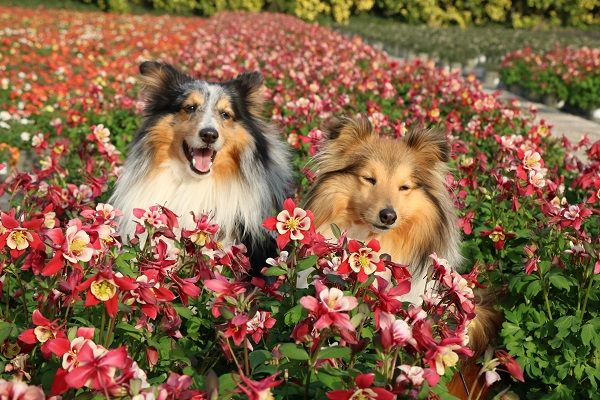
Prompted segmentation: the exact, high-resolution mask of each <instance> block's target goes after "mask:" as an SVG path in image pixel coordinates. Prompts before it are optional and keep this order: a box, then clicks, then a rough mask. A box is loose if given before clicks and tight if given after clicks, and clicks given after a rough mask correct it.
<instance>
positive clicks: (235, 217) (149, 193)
mask: <svg viewBox="0 0 600 400" xmlns="http://www.w3.org/2000/svg"><path fill="white" fill-rule="evenodd" d="M140 71H141V73H142V83H143V84H144V88H143V90H144V93H145V95H146V107H145V118H144V121H143V123H142V125H141V126H140V128H139V130H138V133H137V135H136V138H135V141H134V142H133V144H132V146H131V148H130V151H129V155H128V157H127V160H126V162H125V165H124V168H123V172H122V175H121V176H120V178H119V180H118V181H117V184H116V187H115V191H114V193H113V195H112V197H111V199H110V202H111V203H112V204H113V205H114V206H116V207H118V208H120V209H121V210H122V211H123V217H122V218H121V221H120V226H119V230H120V233H121V235H122V237H123V238H124V239H125V240H127V239H128V238H130V237H131V235H132V234H133V233H134V231H135V222H134V221H133V219H132V217H133V215H132V212H133V209H134V208H147V207H149V206H152V205H155V204H158V205H163V206H165V207H167V208H169V209H170V210H172V211H173V212H175V214H177V215H178V216H179V217H180V225H181V227H183V228H192V227H193V226H194V223H193V217H192V215H191V212H194V213H195V214H196V215H199V214H201V213H208V214H210V215H212V220H213V222H214V223H217V224H219V226H220V238H219V239H220V240H223V241H224V242H225V243H226V244H231V243H233V242H244V243H245V244H246V246H247V247H248V248H249V252H250V253H251V254H250V257H251V261H252V252H253V249H257V248H262V247H269V246H268V245H267V244H266V242H271V241H272V238H271V237H270V236H269V235H268V234H267V232H266V231H265V230H264V228H262V226H261V224H262V221H263V220H264V218H266V217H267V216H268V215H270V214H271V213H272V212H273V210H275V209H277V208H279V207H280V205H281V204H282V202H283V199H284V198H285V197H286V195H287V194H288V193H289V187H290V182H291V170H290V166H289V165H290V163H289V155H288V151H287V149H286V147H285V145H284V143H283V142H282V141H281V140H280V138H279V132H278V131H277V130H276V129H275V128H274V127H273V126H272V125H270V124H268V123H267V122H265V121H264V120H263V119H262V118H261V117H260V114H261V112H260V111H261V109H262V101H263V100H262V97H261V96H260V95H259V92H260V91H261V90H262V77H261V76H260V75H259V74H258V73H247V74H242V75H240V76H238V77H237V78H236V79H234V80H232V81H228V82H223V83H209V82H205V81H200V80H196V79H194V78H192V77H190V76H188V75H185V74H183V73H181V72H179V71H177V70H176V69H175V68H173V67H172V66H170V65H168V64H161V63H154V62H145V63H143V64H142V65H141V66H140ZM192 106H193V107H194V108H190V107H192ZM223 113H227V115H226V117H227V118H225V117H224V116H223V115H224V114H223ZM205 126H209V127H210V128H211V129H212V128H214V129H215V130H217V131H218V139H217V140H216V141H215V142H214V143H205V142H204V139H203V138H202V136H201V135H200V134H199V132H200V131H201V130H202V129H204V127H205ZM184 141H185V143H187V145H188V146H191V147H193V148H196V149H198V148H205V147H209V148H211V149H213V150H215V151H216V154H214V158H213V159H212V162H211V163H208V161H206V159H204V161H203V162H202V163H201V164H194V162H193V161H192V160H190V154H189V153H188V154H187V155H186V151H185V150H184V148H185V146H184V145H183V143H184ZM188 150H189V149H188ZM194 165H201V169H203V171H199V170H197V169H195V168H194ZM262 256H264V254H262V255H261V257H258V258H256V259H255V260H254V261H258V262H262V263H264V260H265V258H262ZM261 258H262V261H261Z"/></svg>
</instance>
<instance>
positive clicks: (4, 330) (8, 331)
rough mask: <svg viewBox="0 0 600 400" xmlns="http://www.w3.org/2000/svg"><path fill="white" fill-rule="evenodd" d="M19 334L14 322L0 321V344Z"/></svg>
mask: <svg viewBox="0 0 600 400" xmlns="http://www.w3.org/2000/svg"><path fill="white" fill-rule="evenodd" d="M16 334H17V327H16V326H15V324H13V323H12V322H6V321H0V343H4V341H5V340H6V339H7V338H9V337H12V336H15V335H16Z"/></svg>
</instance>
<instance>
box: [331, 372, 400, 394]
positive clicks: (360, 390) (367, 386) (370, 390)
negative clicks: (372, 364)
mask: <svg viewBox="0 0 600 400" xmlns="http://www.w3.org/2000/svg"><path fill="white" fill-rule="evenodd" d="M354 381H355V383H356V387H355V388H354V389H350V390H333V391H331V392H329V393H327V398H328V399H329V400H359V399H360V400H394V399H395V398H396V395H394V394H393V393H392V392H390V391H388V390H386V389H384V388H379V387H373V381H375V374H361V375H358V376H357V377H356V378H355V379H354Z"/></svg>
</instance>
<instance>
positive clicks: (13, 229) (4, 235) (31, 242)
mask: <svg viewBox="0 0 600 400" xmlns="http://www.w3.org/2000/svg"><path fill="white" fill-rule="evenodd" d="M43 223H44V220H43V219H37V220H31V221H25V222H23V224H19V221H17V220H16V219H15V218H14V215H10V214H5V213H0V248H2V247H4V246H6V247H8V248H9V250H10V255H11V256H12V257H13V258H17V257H19V256H20V255H21V254H23V253H24V252H25V250H26V249H27V248H29V247H31V248H33V249H36V250H44V249H45V246H44V243H43V242H42V240H41V239H40V237H39V235H38V234H37V233H36V232H37V231H39V230H40V229H41V227H42V225H43Z"/></svg>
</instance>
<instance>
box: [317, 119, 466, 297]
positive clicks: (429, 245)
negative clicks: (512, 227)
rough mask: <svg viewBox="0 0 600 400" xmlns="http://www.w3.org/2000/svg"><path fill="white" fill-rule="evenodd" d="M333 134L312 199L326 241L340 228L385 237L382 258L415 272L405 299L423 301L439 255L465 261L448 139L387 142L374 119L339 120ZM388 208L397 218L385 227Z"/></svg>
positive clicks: (415, 134) (353, 234) (429, 135)
mask: <svg viewBox="0 0 600 400" xmlns="http://www.w3.org/2000/svg"><path fill="white" fill-rule="evenodd" d="M325 131H326V133H327V135H328V139H327V140H326V142H325V144H324V147H323V148H322V150H321V151H320V153H319V154H318V155H317V156H316V158H315V164H316V180H315V183H314V186H313V188H312V189H311V191H310V192H309V193H308V195H307V197H306V208H308V209H310V210H312V211H313V213H314V216H315V226H317V229H318V230H319V231H321V232H322V233H323V234H324V236H326V237H328V236H329V237H331V228H330V226H331V224H335V225H337V226H338V227H339V228H340V229H341V230H342V231H347V234H348V237H350V238H354V239H358V240H362V241H367V240H370V239H373V238H375V239H377V240H378V241H379V242H380V244H381V251H380V252H381V253H387V254H389V255H390V256H391V257H392V260H393V261H395V262H398V263H402V264H408V265H409V266H410V268H411V269H412V270H411V273H412V274H413V279H412V289H411V292H410V293H409V294H408V295H407V296H406V297H405V298H404V300H407V301H411V302H413V303H421V301H422V300H421V297H420V295H421V294H423V293H424V292H425V284H426V282H425V275H426V273H427V271H428V268H429V265H430V262H429V255H430V254H431V253H434V252H435V253H436V254H437V255H438V256H439V257H443V258H446V259H448V261H449V262H450V264H451V265H453V266H454V267H458V266H459V265H460V263H461V256H460V252H459V249H460V232H459V230H458V228H457V225H456V221H455V219H456V217H455V211H454V207H453V202H452V199H451V197H450V194H449V193H448V190H447V188H446V184H445V182H446V180H445V179H446V174H447V172H448V169H447V166H446V161H447V160H448V152H449V149H448V145H447V142H446V138H445V135H444V134H443V132H441V131H435V130H432V131H430V130H414V131H411V132H409V133H408V134H407V135H406V136H405V137H404V138H402V139H400V140H396V139H392V138H384V137H379V136H378V135H376V134H374V133H373V131H372V127H371V126H370V124H369V123H368V121H367V120H366V119H358V120H351V119H344V120H341V121H335V122H334V123H332V124H330V126H329V127H326V128H325ZM365 178H369V179H371V178H373V179H375V180H376V184H371V183H369V181H368V180H365ZM401 186H408V188H409V189H408V190H406V189H405V190H400V187H401ZM387 207H391V208H393V209H394V210H395V212H396V214H397V220H396V221H395V222H394V223H393V224H389V225H388V229H381V228H378V227H377V226H375V225H376V224H377V223H378V221H377V218H378V212H379V211H380V210H382V209H384V208H387ZM382 225H384V224H382Z"/></svg>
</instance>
